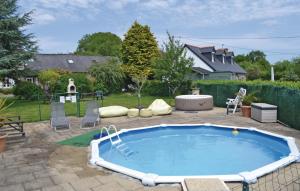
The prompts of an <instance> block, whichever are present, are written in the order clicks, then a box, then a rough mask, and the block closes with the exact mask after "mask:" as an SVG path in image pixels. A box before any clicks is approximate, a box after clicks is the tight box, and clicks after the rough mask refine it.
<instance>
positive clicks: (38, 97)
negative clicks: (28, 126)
mask: <svg viewBox="0 0 300 191" xmlns="http://www.w3.org/2000/svg"><path fill="white" fill-rule="evenodd" d="M37 99H38V104H39V117H40V121H42V113H41V103H40V94H39V93H38V95H37Z"/></svg>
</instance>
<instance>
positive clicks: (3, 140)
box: [0, 98, 12, 153]
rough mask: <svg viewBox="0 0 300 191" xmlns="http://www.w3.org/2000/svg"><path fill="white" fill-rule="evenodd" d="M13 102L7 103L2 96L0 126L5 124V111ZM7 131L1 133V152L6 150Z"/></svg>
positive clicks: (0, 99) (0, 100)
mask: <svg viewBox="0 0 300 191" xmlns="http://www.w3.org/2000/svg"><path fill="white" fill-rule="evenodd" d="M11 104H12V103H10V104H8V105H6V99H5V98H0V116H1V117H0V128H1V126H3V122H4V121H5V119H6V118H5V113H4V111H5V110H6V109H7V108H8V107H9V106H10V105H11ZM6 137H7V134H6V133H0V153H1V152H3V151H5V148H6Z"/></svg>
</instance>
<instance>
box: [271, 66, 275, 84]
mask: <svg viewBox="0 0 300 191" xmlns="http://www.w3.org/2000/svg"><path fill="white" fill-rule="evenodd" d="M274 75H275V74H274V67H273V66H271V81H274Z"/></svg>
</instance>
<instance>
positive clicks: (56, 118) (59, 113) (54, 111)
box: [50, 102, 71, 131]
mask: <svg viewBox="0 0 300 191" xmlns="http://www.w3.org/2000/svg"><path fill="white" fill-rule="evenodd" d="M50 125H51V127H52V128H53V129H54V130H55V131H57V129H58V128H67V129H70V128H71V127H70V121H69V119H68V118H67V117H66V114H65V108H64V104H63V103H59V102H52V103H51V119H50Z"/></svg>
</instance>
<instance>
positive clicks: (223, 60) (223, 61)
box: [222, 54, 225, 64]
mask: <svg viewBox="0 0 300 191" xmlns="http://www.w3.org/2000/svg"><path fill="white" fill-rule="evenodd" d="M222 63H223V64H225V55H224V54H222Z"/></svg>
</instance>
